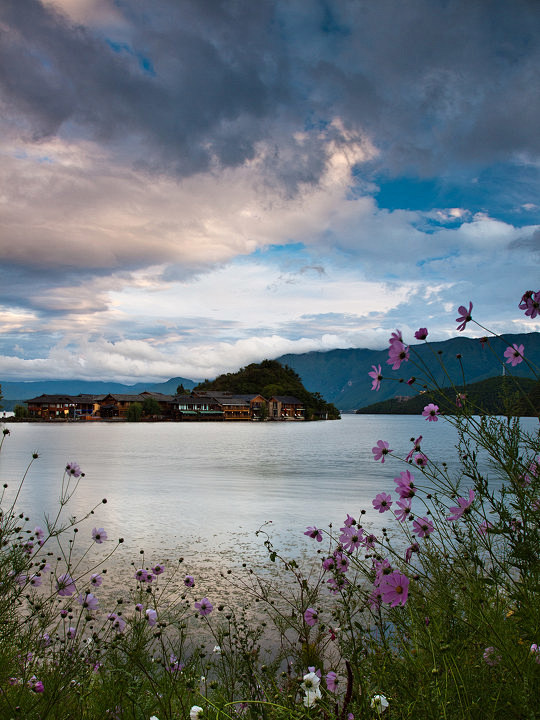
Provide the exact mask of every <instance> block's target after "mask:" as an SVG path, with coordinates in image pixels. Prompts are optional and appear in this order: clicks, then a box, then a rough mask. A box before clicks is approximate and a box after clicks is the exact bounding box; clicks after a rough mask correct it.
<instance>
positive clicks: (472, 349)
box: [0, 332, 540, 412]
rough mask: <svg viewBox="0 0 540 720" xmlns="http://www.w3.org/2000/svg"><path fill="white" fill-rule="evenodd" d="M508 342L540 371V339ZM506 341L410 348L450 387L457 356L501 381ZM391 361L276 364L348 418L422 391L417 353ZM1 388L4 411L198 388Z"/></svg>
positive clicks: (469, 368)
mask: <svg viewBox="0 0 540 720" xmlns="http://www.w3.org/2000/svg"><path fill="white" fill-rule="evenodd" d="M503 338H504V340H506V343H508V344H510V345H512V344H514V343H515V344H516V345H524V346H525V357H526V359H527V360H528V361H529V362H532V363H534V364H535V365H536V366H537V367H540V333H538V332H533V333H519V334H506V335H504V336H503ZM504 340H503V339H499V338H490V340H489V345H486V346H485V347H482V344H481V343H480V340H479V339H477V338H475V339H471V338H467V337H455V338H451V339H450V340H444V341H441V342H434V343H428V344H425V343H419V344H415V345H411V349H412V350H413V351H414V353H417V354H418V358H419V359H418V362H419V363H420V364H422V363H425V367H426V368H427V369H428V370H429V372H431V373H433V375H434V377H435V379H436V380H437V382H438V384H439V385H440V386H445V385H448V384H449V381H448V378H447V377H446V375H445V372H444V371H443V369H442V368H441V365H440V363H439V360H441V361H442V362H443V363H444V365H445V368H446V371H447V372H448V374H449V376H450V377H451V378H452V380H453V381H454V382H459V379H460V378H461V367H460V364H459V361H458V360H457V358H456V355H458V354H460V355H461V356H462V363H463V367H464V372H465V379H466V382H467V383H468V384H470V383H474V382H479V381H481V380H486V379H488V378H490V377H496V376H498V375H501V373H502V366H501V364H500V361H497V359H496V357H495V356H496V355H497V356H498V357H499V358H502V359H503V360H504V358H503V353H504V350H505V349H506V347H507V344H506V343H505V342H504ZM439 353H440V354H439ZM494 353H495V354H494ZM387 358H388V350H387V349H384V350H370V349H369V348H348V349H338V350H327V351H313V352H308V353H302V354H298V355H293V354H287V355H281V356H280V357H278V358H275V359H276V360H277V361H278V362H280V363H281V364H282V365H287V366H288V367H290V368H292V369H293V370H294V371H295V372H296V373H298V375H299V376H300V379H301V381H302V383H303V385H304V387H305V388H306V390H308V391H309V392H318V393H320V394H321V395H322V396H323V398H324V399H325V400H326V401H327V402H329V403H332V404H334V405H335V406H336V407H337V408H339V409H340V410H342V411H343V412H354V411H355V410H358V409H359V408H362V407H366V406H367V405H371V404H373V403H374V402H378V401H383V400H388V399H390V398H393V397H396V396H398V395H403V396H405V395H415V394H416V392H417V391H415V390H414V389H413V388H410V387H409V386H408V385H407V384H406V382H404V381H405V380H407V379H408V378H410V377H411V376H412V375H415V376H418V377H420V375H421V374H422V373H421V372H420V369H419V368H418V367H415V364H414V363H415V362H417V361H416V360H415V358H414V357H413V353H411V360H410V361H409V362H406V363H403V364H402V366H401V368H400V370H392V369H391V367H390V366H389V365H387V364H386V360H387ZM372 365H380V366H381V368H382V373H383V376H384V380H383V381H382V383H381V389H380V391H379V392H373V391H372V390H371V379H370V378H369V377H368V372H370V371H371V367H372ZM507 367H508V372H509V373H510V374H513V375H516V376H518V377H531V373H530V370H529V369H528V367H527V364H526V363H525V362H523V363H521V364H520V365H517V366H516V367H514V368H510V367H509V366H507ZM400 379H401V380H402V382H401V383H400V382H399V380H400ZM0 384H1V385H2V393H3V395H4V400H3V405H4V409H5V410H9V409H12V406H13V404H14V403H15V402H19V403H20V402H23V401H24V400H28V399H29V398H32V397H36V396H37V395H41V394H44V393H45V394H55V393H65V394H68V395H78V394H80V393H89V394H96V395H97V394H102V393H108V392H112V393H139V392H142V391H143V390H150V391H153V392H161V393H164V394H167V395H169V394H174V392H175V391H176V388H177V386H178V385H180V384H183V385H184V387H185V388H186V390H191V389H192V388H193V387H195V385H196V384H197V383H196V382H195V381H193V380H189V379H187V378H182V377H176V378H171V379H170V380H167V381H166V382H162V383H137V384H136V385H124V384H122V383H114V382H103V381H95V382H94V381H90V380H38V381H29V382H4V381H3V380H2V377H1V376H0Z"/></svg>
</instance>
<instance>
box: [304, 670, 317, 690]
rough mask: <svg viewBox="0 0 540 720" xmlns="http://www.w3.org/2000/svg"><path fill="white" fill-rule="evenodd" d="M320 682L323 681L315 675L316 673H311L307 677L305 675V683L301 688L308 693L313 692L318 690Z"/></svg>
mask: <svg viewBox="0 0 540 720" xmlns="http://www.w3.org/2000/svg"><path fill="white" fill-rule="evenodd" d="M320 682H321V680H320V678H319V676H318V675H315V673H314V672H310V673H308V674H307V675H304V682H303V683H302V685H301V686H300V687H301V688H302V690H305V691H306V692H313V691H314V690H317V689H318V687H319V685H320Z"/></svg>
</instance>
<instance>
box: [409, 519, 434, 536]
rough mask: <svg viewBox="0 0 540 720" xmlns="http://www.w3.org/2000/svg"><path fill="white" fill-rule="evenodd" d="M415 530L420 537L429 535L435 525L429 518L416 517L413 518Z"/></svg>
mask: <svg viewBox="0 0 540 720" xmlns="http://www.w3.org/2000/svg"><path fill="white" fill-rule="evenodd" d="M413 530H414V532H415V533H416V534H417V535H418V537H429V535H430V533H432V532H433V530H434V527H433V523H432V522H431V520H429V518H427V517H423V518H420V519H418V518H416V519H415V520H413Z"/></svg>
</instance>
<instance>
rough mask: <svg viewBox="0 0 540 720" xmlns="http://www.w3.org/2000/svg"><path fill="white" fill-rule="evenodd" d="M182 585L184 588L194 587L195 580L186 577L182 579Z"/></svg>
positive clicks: (190, 576)
mask: <svg viewBox="0 0 540 720" xmlns="http://www.w3.org/2000/svg"><path fill="white" fill-rule="evenodd" d="M184 585H185V586H186V587H195V579H194V577H193V575H186V577H185V578H184Z"/></svg>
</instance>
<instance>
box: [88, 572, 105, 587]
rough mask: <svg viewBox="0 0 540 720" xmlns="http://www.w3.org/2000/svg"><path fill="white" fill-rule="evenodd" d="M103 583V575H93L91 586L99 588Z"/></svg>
mask: <svg viewBox="0 0 540 720" xmlns="http://www.w3.org/2000/svg"><path fill="white" fill-rule="evenodd" d="M102 582H103V578H102V577H101V575H98V574H97V573H95V574H94V575H92V576H91V577H90V585H93V586H94V587H99V586H100V585H101V583H102Z"/></svg>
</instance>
